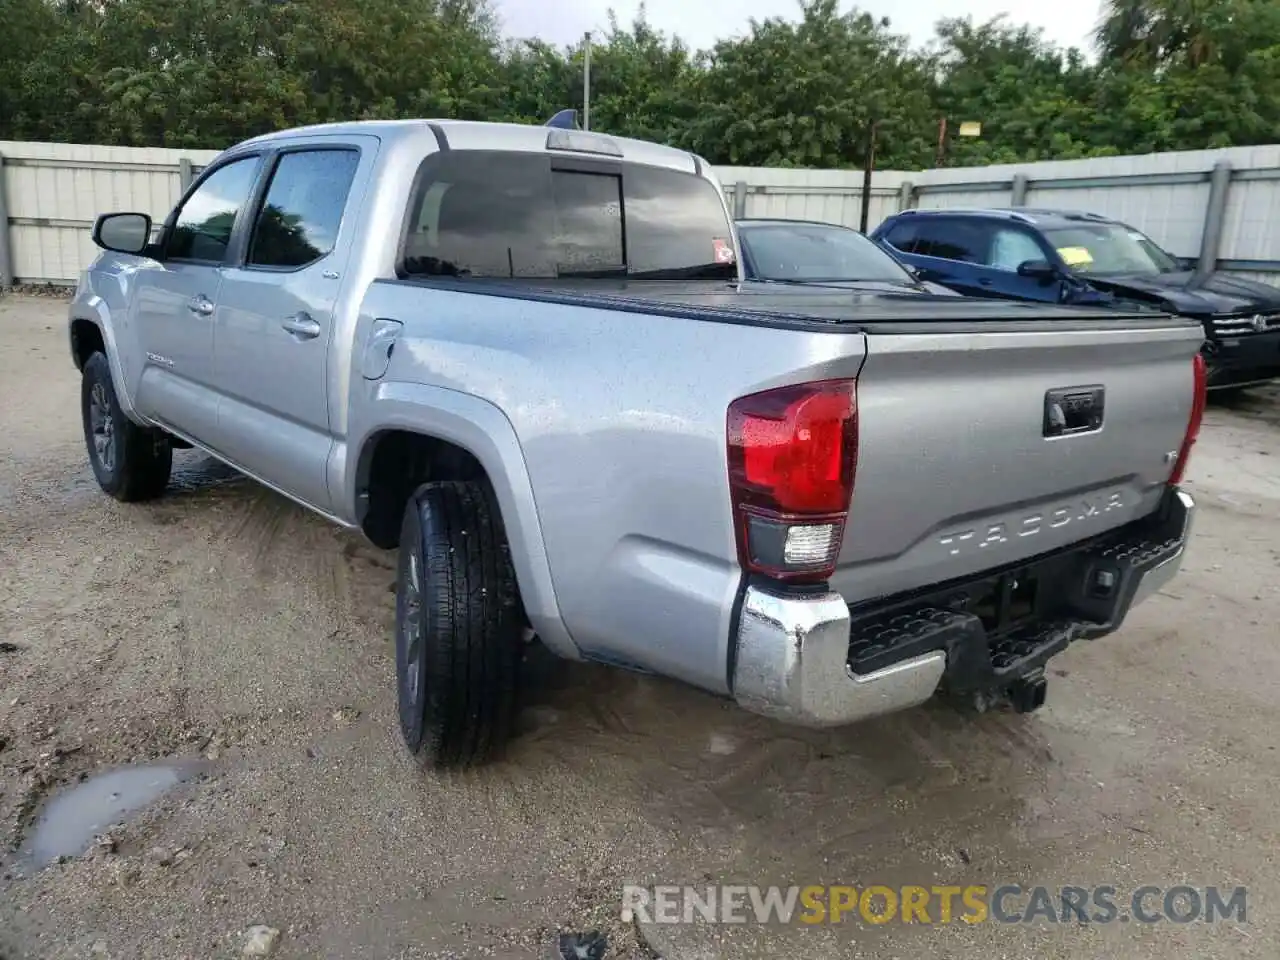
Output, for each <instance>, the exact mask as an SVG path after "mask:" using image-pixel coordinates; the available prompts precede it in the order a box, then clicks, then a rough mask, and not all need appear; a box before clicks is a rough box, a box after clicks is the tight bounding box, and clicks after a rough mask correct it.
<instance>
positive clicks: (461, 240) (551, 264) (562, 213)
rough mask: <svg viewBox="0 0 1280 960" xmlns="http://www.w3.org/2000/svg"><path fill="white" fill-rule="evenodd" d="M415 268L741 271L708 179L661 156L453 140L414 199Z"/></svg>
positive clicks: (411, 253)
mask: <svg viewBox="0 0 1280 960" xmlns="http://www.w3.org/2000/svg"><path fill="white" fill-rule="evenodd" d="M400 272H401V274H402V275H403V276H407V277H438V276H445V277H475V278H496V279H536V280H550V279H558V278H567V277H629V278H632V279H637V280H639V279H654V280H661V279H673V280H674V279H737V276H738V268H737V262H736V257H735V256H734V247H733V235H732V232H731V228H730V226H729V222H728V217H727V214H726V211H725V209H724V205H723V201H722V200H721V197H720V193H719V191H718V190H716V188H715V185H714V184H713V183H711V182H710V181H708V180H706V179H704V178H702V177H698V176H695V175H694V174H691V173H683V172H680V171H678V170H668V169H665V168H661V167H650V166H646V165H641V164H636V163H627V162H596V161H578V160H577V159H570V158H561V157H554V158H553V157H551V156H548V155H544V154H538V153H514V152H499V151H482V150H451V151H448V152H445V153H439V154H435V155H433V156H432V157H430V158H428V160H427V161H426V162H425V163H424V165H423V168H422V171H421V172H420V174H419V179H418V183H417V187H416V190H415V192H414V196H413V198H412V200H411V201H410V208H409V216H408V227H407V232H406V236H405V241H404V254H403V257H402V260H401V265H400Z"/></svg>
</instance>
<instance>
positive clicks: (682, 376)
mask: <svg viewBox="0 0 1280 960" xmlns="http://www.w3.org/2000/svg"><path fill="white" fill-rule="evenodd" d="M362 313H363V314H364V315H365V316H366V317H371V316H376V317H387V318H392V319H396V320H400V321H402V322H404V323H405V331H404V334H403V335H402V340H401V342H400V343H398V344H397V346H396V349H395V351H394V354H393V357H392V361H391V365H390V367H389V369H388V371H387V373H386V375H385V377H384V378H383V383H394V382H396V381H400V382H413V383H426V384H429V385H432V386H437V387H443V388H446V389H450V390H456V391H460V392H462V393H466V394H471V395H474V396H477V397H480V398H483V399H485V400H487V401H489V402H490V403H492V404H494V405H495V406H497V407H498V408H499V409H501V410H502V411H503V412H504V413H505V415H506V416H507V418H508V419H509V420H510V421H511V423H512V426H513V427H514V428H515V432H516V435H517V436H518V437H519V440H520V446H521V450H522V452H523V456H524V460H525V463H526V466H527V470H528V476H529V480H530V483H531V486H532V497H533V500H534V502H535V503H536V507H537V514H538V520H539V523H540V526H541V528H542V532H543V536H544V539H545V543H546V550H547V558H548V563H549V565H550V569H551V578H552V582H553V584H554V588H555V599H556V602H557V603H558V605H559V608H560V612H561V615H562V617H563V619H564V622H565V625H566V627H567V628H568V631H569V633H570V635H571V636H572V637H573V640H574V642H575V643H576V644H577V646H578V647H579V648H580V649H581V650H582V651H583V652H584V653H587V654H589V655H592V656H594V657H597V658H599V659H603V660H609V661H614V662H618V663H621V664H630V665H635V666H640V667H645V668H648V669H651V670H657V671H661V672H663V673H667V674H669V675H672V676H676V677H679V678H681V679H684V680H686V681H689V682H691V683H695V684H698V685H700V686H703V687H705V688H707V689H711V690H717V691H726V690H727V676H726V669H727V664H728V640H729V635H730V620H731V617H732V610H733V604H734V599H735V597H736V595H737V591H738V587H739V585H740V582H741V575H740V572H739V569H738V565H737V553H736V545H735V540H734V533H733V526H732V521H731V516H730V510H729V482H728V468H727V463H726V455H725V415H726V411H727V409H728V406H729V403H730V402H731V401H732V400H733V399H735V398H736V397H738V396H741V395H742V394H745V393H751V392H753V391H756V390H762V389H767V388H768V387H772V386H778V385H781V384H783V383H788V382H794V381H795V380H797V379H801V380H807V379H821V378H825V377H837V376H854V375H856V374H857V372H858V369H859V368H860V366H861V364H862V359H863V353H864V348H865V342H866V338H865V337H864V336H863V335H862V334H861V333H859V332H857V331H856V330H853V331H851V332H848V333H843V334H842V333H820V334H807V333H797V332H794V331H788V330H778V329H768V328H762V327H752V326H746V325H737V324H734V325H726V324H720V323H708V322H706V321H703V320H698V319H691V318H686V317H680V316H646V315H644V314H641V313H635V312H627V311H620V310H611V309H606V308H600V307H585V306H572V305H566V304H562V303H553V302H538V301H532V300H521V299H518V298H513V297H509V296H483V295H479V294H477V293H467V292H455V291H450V290H442V289H438V288H429V287H424V286H420V285H417V284H412V283H393V282H379V283H375V284H374V285H373V287H372V288H371V291H370V293H369V295H368V297H367V298H366V301H365V304H364V306H363V308H362ZM359 354H360V350H359V349H357V350H356V355H357V357H358V356H359ZM356 377H357V379H356V381H355V382H356V383H357V386H356V387H355V389H356V390H358V391H362V395H361V396H360V397H357V398H356V399H355V403H356V406H357V407H358V408H359V415H358V416H356V415H354V414H353V430H354V433H353V436H352V444H353V449H354V450H359V449H360V444H361V433H365V434H367V433H368V432H369V431H372V430H375V429H376V428H377V426H378V417H379V414H378V411H377V410H376V409H374V408H375V407H376V404H377V399H376V398H377V395H378V393H379V391H380V390H381V391H382V392H384V393H385V392H386V388H385V387H382V386H380V385H379V384H376V383H371V382H367V381H366V382H364V383H363V384H361V382H360V381H359V380H358V374H357V375H356Z"/></svg>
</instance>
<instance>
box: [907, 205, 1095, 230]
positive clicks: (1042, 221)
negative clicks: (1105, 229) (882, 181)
mask: <svg viewBox="0 0 1280 960" xmlns="http://www.w3.org/2000/svg"><path fill="white" fill-rule="evenodd" d="M957 215H959V216H964V217H991V218H992V219H999V220H1017V221H1020V222H1022V223H1029V224H1033V225H1035V226H1038V227H1062V226H1069V225H1070V224H1073V223H1119V221H1117V220H1113V219H1112V218H1111V217H1107V216H1103V215H1102V214H1100V213H1090V212H1088V211H1086V210H1064V209H1055V208H1050V207H938V208H936V209H929V210H920V209H915V208H913V209H911V210H902V211H900V212H898V213H896V214H894V215H893V216H892V217H891V218H890V219H898V218H906V219H911V218H914V217H934V216H957Z"/></svg>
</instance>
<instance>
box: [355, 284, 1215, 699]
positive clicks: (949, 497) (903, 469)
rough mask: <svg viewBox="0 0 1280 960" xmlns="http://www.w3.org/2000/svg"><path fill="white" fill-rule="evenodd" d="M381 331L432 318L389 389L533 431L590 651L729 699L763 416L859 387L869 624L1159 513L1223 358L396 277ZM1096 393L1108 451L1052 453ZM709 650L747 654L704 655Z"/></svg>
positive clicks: (546, 529) (581, 289) (721, 303)
mask: <svg viewBox="0 0 1280 960" xmlns="http://www.w3.org/2000/svg"><path fill="white" fill-rule="evenodd" d="M426 291H430V294H429V295H428V296H424V293H425V292H426ZM361 313H362V315H363V316H366V317H390V318H396V319H400V320H403V321H405V322H406V338H407V340H408V341H409V342H407V343H406V344H405V347H406V349H404V350H403V351H402V350H400V349H397V350H396V352H395V354H394V357H393V358H392V361H391V365H390V368H389V370H388V371H387V374H386V380H387V381H388V383H391V382H394V381H396V380H398V379H400V378H412V379H414V380H415V381H416V382H419V383H422V382H426V383H431V384H434V385H437V386H439V387H443V388H446V389H448V390H450V391H455V392H456V393H457V394H459V395H464V394H465V395H471V396H474V397H479V398H482V399H485V400H488V401H489V402H490V403H491V404H493V405H494V406H495V407H497V408H499V409H501V410H502V412H503V413H504V414H505V416H506V418H507V419H508V420H509V421H510V423H511V426H512V428H513V430H514V433H515V436H516V437H517V438H518V442H519V447H520V450H521V453H522V457H523V459H524V462H525V464H526V465H527V470H528V475H529V480H530V484H531V488H532V499H533V501H534V502H535V503H536V515H537V518H538V524H539V527H540V530H541V534H540V536H541V537H542V538H543V539H544V540H545V543H546V549H547V562H548V566H549V570H550V575H551V579H552V581H553V582H554V590H555V597H556V603H557V606H558V608H559V610H560V612H561V614H562V615H563V618H564V623H565V625H566V627H567V629H568V630H569V632H570V633H571V635H572V637H573V639H574V641H575V643H577V645H578V646H579V647H580V648H581V650H582V651H583V652H584V653H585V654H587V655H588V656H591V657H594V658H596V659H600V660H605V661H608V662H614V663H621V664H632V665H640V666H643V667H645V668H647V669H651V670H655V671H658V672H662V673H666V674H669V675H672V676H677V677H680V678H682V679H685V680H688V681H690V682H693V683H696V684H698V685H700V686H704V687H707V688H708V689H724V688H725V685H726V681H725V669H726V664H727V663H728V660H729V650H728V647H727V645H728V643H729V639H728V637H729V624H730V623H731V621H732V620H733V616H734V613H733V611H734V604H735V602H736V601H735V598H736V597H737V596H739V591H740V589H741V586H742V583H743V582H744V577H743V571H742V567H741V564H740V560H739V556H738V548H737V545H736V533H735V521H734V513H733V508H732V505H731V491H730V484H729V476H728V461H727V452H726V431H727V427H726V415H727V411H728V408H729V406H730V404H732V403H733V402H734V401H735V400H736V399H737V398H740V397H743V396H746V395H749V394H754V393H757V392H760V391H765V390H769V389H772V388H775V387H780V386H788V385H792V384H799V383H805V382H811V381H820V380H830V379H837V378H856V381H857V387H856V389H857V407H858V424H857V429H858V443H857V466H856V477H855V483H854V493H853V497H852V501H851V504H850V507H849V510H848V518H847V522H846V525H845V529H844V536H843V541H842V546H841V548H840V551H839V553H838V555H837V567H836V570H835V573H834V575H832V576H831V578H830V587H831V588H832V589H833V590H834V591H837V592H838V593H839V594H840V595H841V596H842V597H843V598H844V600H845V601H846V602H847V603H848V604H849V605H851V606H856V605H860V604H869V603H873V602H877V601H879V600H880V599H882V598H886V597H892V596H896V595H901V594H904V593H907V592H910V591H913V590H919V589H923V588H928V587H931V586H933V585H936V584H939V583H944V582H952V581H957V580H963V579H964V578H966V577H973V576H976V575H979V574H981V573H982V572H983V571H987V570H991V569H994V568H1001V567H1009V566H1011V565H1017V564H1018V563H1019V562H1021V561H1024V560H1027V559H1029V558H1032V557H1037V556H1040V555H1043V554H1048V553H1052V552H1054V551H1055V550H1058V549H1061V548H1062V547H1064V546H1066V545H1070V544H1073V543H1078V542H1080V541H1083V540H1086V539H1089V538H1091V537H1094V536H1099V535H1102V534H1105V533H1107V532H1108V531H1110V530H1114V529H1116V528H1119V527H1121V526H1123V525H1125V524H1127V523H1130V522H1132V521H1134V520H1137V519H1139V518H1142V517H1145V516H1148V515H1149V514H1151V513H1152V512H1153V511H1155V510H1156V509H1157V507H1158V505H1159V503H1160V499H1161V496H1162V494H1163V492H1164V490H1165V489H1166V484H1167V481H1168V479H1169V476H1170V473H1171V471H1172V468H1173V457H1175V456H1176V453H1177V451H1178V450H1179V448H1180V446H1181V444H1182V440H1183V437H1184V434H1185V431H1186V427H1187V423H1188V420H1189V418H1190V414H1191V409H1192V401H1193V396H1194V389H1193V382H1194V375H1193V364H1192V361H1193V358H1194V357H1195V356H1196V354H1197V353H1198V350H1199V346H1200V343H1201V340H1202V337H1203V333H1202V331H1201V328H1200V326H1199V325H1198V324H1197V323H1195V322H1189V321H1183V320H1179V319H1176V318H1172V317H1168V316H1164V315H1161V314H1158V313H1143V312H1134V313H1130V314H1125V313H1120V312H1117V311H1114V310H1110V309H1103V310H1099V309H1086V308H1080V307H1062V308H1057V307H1046V306H1043V305H1035V304H1026V303H1017V302H997V301H981V300H969V299H962V298H957V297H934V296H929V295H921V294H919V293H915V292H908V291H904V293H903V294H901V295H891V294H884V293H874V294H867V295H862V294H860V293H858V292H851V291H845V290H833V289H829V288H828V289H822V290H814V289H803V288H789V289H785V290H780V289H778V288H777V287H776V286H775V285H770V284H742V285H738V284H728V283H724V282H671V281H663V282H627V281H616V282H615V281H602V280H591V281H556V282H541V283H539V282H527V281H506V280H501V281H493V280H480V281H476V280H466V279H463V280H457V279H435V278H433V279H430V280H417V279H414V280H403V281H378V282H376V283H375V284H374V285H373V288H372V289H371V291H370V293H369V296H368V298H367V299H366V302H365V304H364V305H363V307H362V308H361ZM1095 387H1101V388H1102V390H1103V392H1104V394H1105V417H1104V423H1103V425H1102V427H1101V429H1099V430H1097V431H1095V432H1090V433H1086V434H1083V435H1072V436H1066V437H1057V438H1049V437H1046V436H1045V435H1044V423H1045V418H1046V397H1047V396H1048V395H1049V394H1050V392H1052V391H1062V390H1067V391H1071V390H1073V389H1076V388H1095ZM370 389H373V390H377V391H382V392H383V393H388V394H390V393H394V388H393V387H391V386H389V385H388V386H372V385H371V386H370ZM356 439H357V441H358V430H357V438H356ZM706 635H715V636H721V637H724V643H723V644H722V645H720V646H718V647H716V648H715V649H711V648H709V647H705V646H700V645H697V644H690V642H689V638H690V637H695V636H706Z"/></svg>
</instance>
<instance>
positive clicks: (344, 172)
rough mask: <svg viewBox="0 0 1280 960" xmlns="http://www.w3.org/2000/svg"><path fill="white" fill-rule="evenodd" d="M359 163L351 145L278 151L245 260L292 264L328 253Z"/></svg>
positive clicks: (299, 264)
mask: <svg viewBox="0 0 1280 960" xmlns="http://www.w3.org/2000/svg"><path fill="white" fill-rule="evenodd" d="M359 163H360V154H359V152H358V151H355V150H299V151H296V152H292V153H286V154H283V155H282V156H281V157H280V159H279V161H277V163H276V168H275V170H274V171H273V172H272V174H271V183H270V186H268V188H267V195H266V197H265V198H264V200H263V203H262V207H261V208H260V209H259V210H258V217H257V222H256V223H255V224H254V227H253V234H252V235H251V236H250V238H249V257H248V262H249V265H250V266H261V267H281V268H298V267H304V266H306V265H307V264H309V263H314V262H315V261H317V260H319V259H320V258H321V257H323V256H325V255H326V254H328V253H330V252H332V250H333V247H334V244H335V243H336V242H337V239H338V226H339V225H340V224H341V223H342V211H343V210H344V209H345V208H346V205H347V195H348V194H349V193H350V192H351V182H352V180H354V179H355V175H356V167H357V166H358V165H359Z"/></svg>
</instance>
